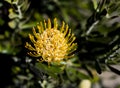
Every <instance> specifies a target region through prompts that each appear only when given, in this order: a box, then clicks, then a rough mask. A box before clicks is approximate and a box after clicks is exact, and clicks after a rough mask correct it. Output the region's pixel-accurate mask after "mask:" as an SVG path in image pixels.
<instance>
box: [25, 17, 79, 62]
mask: <svg viewBox="0 0 120 88" xmlns="http://www.w3.org/2000/svg"><path fill="white" fill-rule="evenodd" d="M29 38H30V40H31V42H30V43H28V42H26V45H25V47H26V48H27V49H28V50H29V52H28V54H29V55H30V56H33V57H39V60H40V61H45V62H48V63H51V62H60V61H63V60H64V59H67V58H70V57H71V56H73V52H74V51H75V50H76V45H77V44H76V43H74V40H75V37H74V34H72V33H71V29H69V28H68V25H65V22H63V23H62V25H61V27H59V26H58V23H57V19H56V18H55V19H54V23H53V27H52V24H51V20H50V19H48V22H47V23H46V22H45V21H44V22H40V23H39V24H38V25H37V26H36V28H34V27H33V34H29Z"/></svg>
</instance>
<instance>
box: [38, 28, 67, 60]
mask: <svg viewBox="0 0 120 88" xmlns="http://www.w3.org/2000/svg"><path fill="white" fill-rule="evenodd" d="M40 37H41V38H40V39H41V40H38V41H37V42H36V43H38V44H37V45H39V46H38V48H39V49H38V53H41V56H42V58H43V60H45V61H47V62H51V61H60V60H62V59H64V57H65V55H66V53H67V48H68V45H67V41H66V39H65V38H64V34H63V33H61V32H60V31H59V30H57V29H53V28H52V29H46V30H45V31H44V32H43V33H42V34H41V35H40Z"/></svg>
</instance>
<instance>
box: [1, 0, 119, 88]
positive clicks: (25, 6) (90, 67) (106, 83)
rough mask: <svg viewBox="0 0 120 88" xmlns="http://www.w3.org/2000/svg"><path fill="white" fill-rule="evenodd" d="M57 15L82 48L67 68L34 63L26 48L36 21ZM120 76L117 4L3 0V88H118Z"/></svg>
mask: <svg viewBox="0 0 120 88" xmlns="http://www.w3.org/2000/svg"><path fill="white" fill-rule="evenodd" d="M55 17H56V18H57V19H58V22H59V23H61V22H62V21H65V22H66V23H67V24H68V25H69V27H70V28H71V29H72V32H73V33H74V34H75V36H76V40H75V42H77V44H78V48H77V50H76V52H75V56H74V57H73V58H71V59H70V60H68V61H67V62H65V64H66V67H65V68H64V70H61V68H62V67H59V66H51V67H48V64H44V63H38V62H35V61H34V58H32V57H29V56H28V55H27V50H26V49H25V47H24V46H25V42H26V41H29V39H28V34H29V33H31V32H32V28H33V27H34V26H35V25H36V24H37V23H39V22H40V21H43V20H44V19H46V20H47V19H48V18H50V19H51V20H52V19H54V18H55ZM119 75H120V1H119V0H1V1H0V88H120V76H119ZM85 85H88V87H85Z"/></svg>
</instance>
